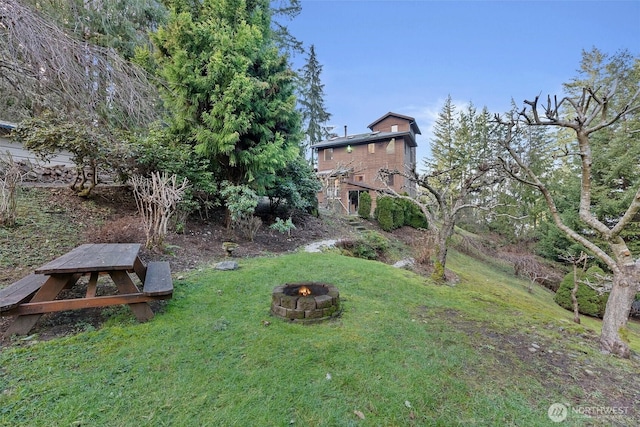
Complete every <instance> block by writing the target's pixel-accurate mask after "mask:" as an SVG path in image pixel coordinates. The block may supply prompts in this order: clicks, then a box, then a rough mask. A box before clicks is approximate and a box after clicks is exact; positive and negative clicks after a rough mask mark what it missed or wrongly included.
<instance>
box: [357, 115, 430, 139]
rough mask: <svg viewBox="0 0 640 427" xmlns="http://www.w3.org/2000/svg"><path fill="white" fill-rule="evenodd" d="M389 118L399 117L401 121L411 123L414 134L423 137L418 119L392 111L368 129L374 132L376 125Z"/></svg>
mask: <svg viewBox="0 0 640 427" xmlns="http://www.w3.org/2000/svg"><path fill="white" fill-rule="evenodd" d="M387 117H397V118H399V119H402V120H406V121H408V122H410V126H411V130H412V131H413V132H414V133H417V134H418V135H422V133H421V132H420V128H419V127H418V124H417V123H416V119H414V118H413V117H409V116H405V115H403V114H398V113H392V112H391V111H389V112H388V113H387V114H385V115H384V116H382V117H380V118H379V119H377V120H375V121H374V122H373V123H371V124H370V125H369V126H367V127H368V128H369V129H371V130H373V127H374V126H375V125H377V124H378V123H380V122H381V121H383V120H384V119H386V118H387Z"/></svg>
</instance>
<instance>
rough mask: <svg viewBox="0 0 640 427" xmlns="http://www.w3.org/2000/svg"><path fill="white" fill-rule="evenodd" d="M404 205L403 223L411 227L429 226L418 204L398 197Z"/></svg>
mask: <svg viewBox="0 0 640 427" xmlns="http://www.w3.org/2000/svg"><path fill="white" fill-rule="evenodd" d="M400 200H401V201H402V202H403V203H404V205H405V210H404V225H408V226H409V227H413V228H429V222H428V221H427V218H426V217H425V216H424V214H423V213H422V211H421V210H420V208H419V207H418V205H416V204H415V203H413V202H412V201H411V200H407V199H400Z"/></svg>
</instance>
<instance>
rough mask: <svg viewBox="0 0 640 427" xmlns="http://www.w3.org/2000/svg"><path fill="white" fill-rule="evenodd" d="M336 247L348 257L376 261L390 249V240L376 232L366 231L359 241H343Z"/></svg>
mask: <svg viewBox="0 0 640 427" xmlns="http://www.w3.org/2000/svg"><path fill="white" fill-rule="evenodd" d="M336 246H338V247H339V248H341V249H342V252H343V253H344V254H346V255H349V256H353V257H356V258H363V259H371V260H374V259H378V258H380V257H381V256H382V255H384V253H385V252H386V251H387V250H388V249H389V240H388V239H387V238H386V237H384V236H383V235H382V234H380V233H378V232H376V231H365V232H363V233H362V235H361V236H360V237H358V238H357V239H354V240H341V241H339V242H338V243H337V244H336Z"/></svg>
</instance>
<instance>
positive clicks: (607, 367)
mask: <svg viewBox="0 0 640 427" xmlns="http://www.w3.org/2000/svg"><path fill="white" fill-rule="evenodd" d="M415 316H416V319H417V320H419V321H423V322H424V323H425V324H430V323H431V322H430V319H433V318H434V317H437V318H438V319H439V320H441V321H444V322H446V323H447V324H449V325H450V327H451V329H452V330H456V331H460V332H463V333H464V334H465V335H466V336H467V338H468V340H469V342H470V343H471V345H472V346H473V347H474V348H475V350H476V352H477V354H478V359H479V360H482V362H480V363H490V362H488V361H495V362H493V363H492V364H491V370H492V371H495V378H496V381H499V378H501V377H502V375H503V374H504V377H505V378H509V377H510V375H512V374H513V372H518V373H519V375H521V376H522V377H523V379H524V380H525V383H526V378H528V377H530V378H535V379H536V380H537V381H538V382H539V383H541V384H544V385H545V388H546V389H547V390H549V392H550V396H549V397H550V398H551V396H552V395H558V396H562V397H563V398H564V400H563V401H562V402H559V403H562V404H564V405H567V406H570V407H573V408H585V407H588V408H624V411H625V414H624V416H622V417H619V419H616V420H612V419H606V420H605V419H598V418H594V419H593V420H591V421H590V422H592V424H587V425H620V426H627V425H628V426H635V425H637V421H638V420H639V418H640V412H639V411H638V408H640V388H638V384H637V372H638V370H639V369H640V365H639V364H638V362H637V361H633V360H619V359H613V358H607V357H599V356H600V355H598V354H596V355H594V352H597V350H596V349H597V348H598V336H597V335H595V334H593V333H588V332H587V333H582V334H574V333H572V332H569V331H568V330H567V329H565V328H564V327H562V326H558V325H555V324H548V325H546V326H545V328H546V329H548V331H539V330H537V329H535V328H531V329H530V330H521V329H518V330H508V331H505V332H497V331H496V329H498V328H496V327H495V325H483V324H482V323H480V322H477V321H473V320H470V319H467V318H465V317H464V316H462V315H461V313H459V312H458V311H456V310H455V309H444V310H436V309H429V308H428V307H425V306H422V307H418V309H417V310H416V312H415ZM546 332H553V333H560V334H561V335H562V339H561V340H551V339H549V338H547V337H546V336H545V335H546ZM514 385H515V384H509V386H514ZM505 386H507V384H505ZM584 421H587V420H586V419H585V420H584ZM612 421H615V422H612Z"/></svg>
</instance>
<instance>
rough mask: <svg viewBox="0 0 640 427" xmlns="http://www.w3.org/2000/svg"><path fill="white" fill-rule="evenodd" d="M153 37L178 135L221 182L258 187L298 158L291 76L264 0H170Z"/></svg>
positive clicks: (172, 125) (173, 128) (297, 119)
mask: <svg viewBox="0 0 640 427" xmlns="http://www.w3.org/2000/svg"><path fill="white" fill-rule="evenodd" d="M169 6H170V9H171V12H170V16H169V21H168V23H167V25H165V26H163V27H161V28H160V29H158V31H157V32H156V33H155V34H154V36H153V39H154V42H155V44H156V45H157V49H158V53H159V54H158V62H159V64H160V67H161V68H160V74H161V75H162V77H163V78H164V79H165V80H166V82H167V88H166V90H165V91H164V99H165V102H166V105H167V108H168V109H169V110H170V111H171V113H172V114H171V115H170V116H169V117H168V118H167V120H168V121H169V124H170V131H171V132H172V133H173V134H174V135H175V137H176V138H177V139H178V140H180V141H182V142H184V143H188V144H192V145H194V146H195V149H196V151H197V152H198V153H200V154H202V155H204V156H206V157H207V158H209V159H210V164H211V165H212V167H213V168H214V170H213V172H214V174H215V175H216V177H217V178H218V179H219V180H226V181H229V182H231V183H233V184H236V185H237V184H245V183H248V184H250V185H251V186H252V187H253V188H254V189H256V190H258V191H259V192H262V191H263V190H264V189H265V188H266V187H268V186H269V185H270V184H272V183H273V181H274V178H275V175H276V173H277V172H278V171H280V170H282V169H283V168H284V167H285V166H286V165H287V163H289V162H290V161H292V160H293V159H295V157H296V156H298V155H299V143H300V140H301V134H300V117H299V115H298V113H297V112H296V111H295V96H294V93H293V90H294V73H293V72H292V71H291V70H290V69H289V68H288V66H287V59H286V57H285V56H283V55H281V54H280V53H279V52H278V49H277V47H276V45H275V43H274V39H273V37H272V32H271V29H270V22H271V15H270V9H269V3H268V1H266V0H255V1H251V0H204V1H202V2H191V1H188V0H172V1H169Z"/></svg>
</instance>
